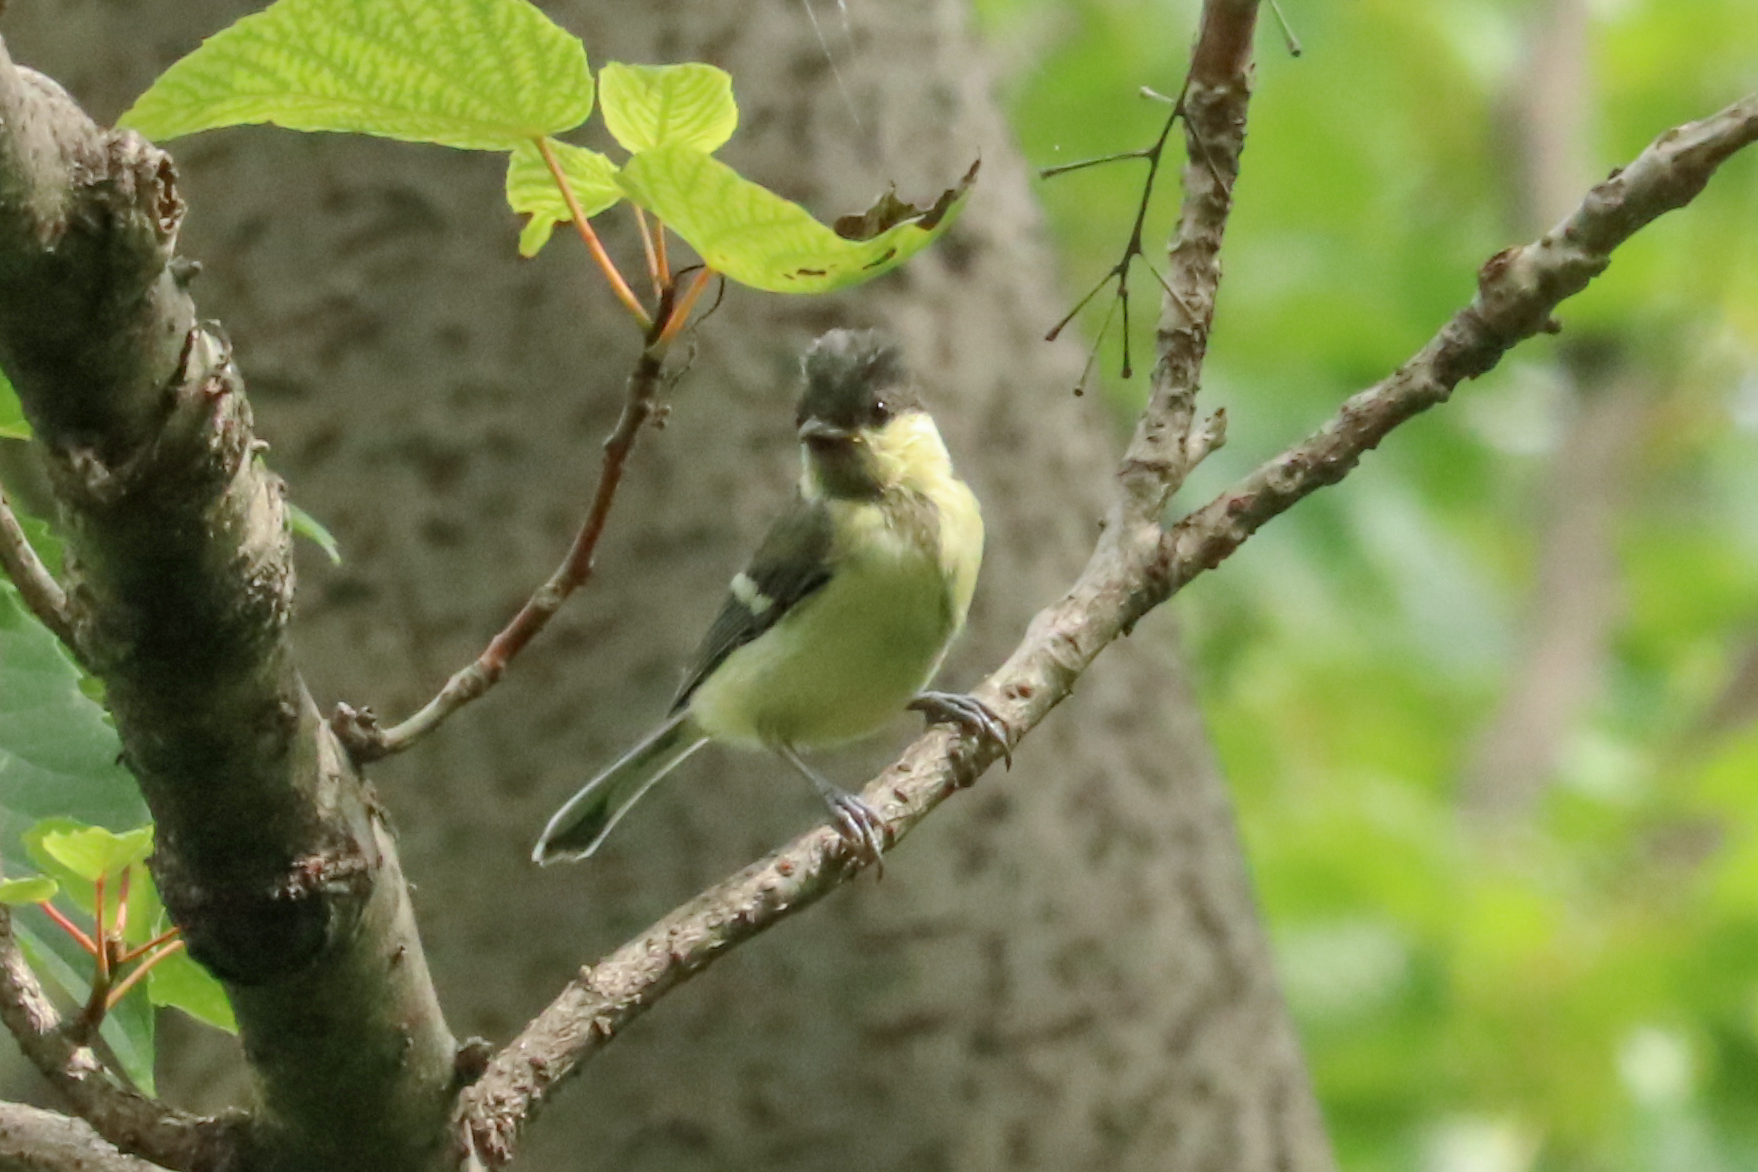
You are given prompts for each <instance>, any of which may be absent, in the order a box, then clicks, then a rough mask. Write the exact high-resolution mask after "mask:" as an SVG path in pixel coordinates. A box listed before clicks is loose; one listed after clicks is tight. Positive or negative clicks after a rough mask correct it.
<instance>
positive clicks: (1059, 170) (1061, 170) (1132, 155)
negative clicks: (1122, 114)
mask: <svg viewBox="0 0 1758 1172" xmlns="http://www.w3.org/2000/svg"><path fill="white" fill-rule="evenodd" d="M1150 153H1151V152H1150V151H1149V150H1147V149H1142V148H1137V149H1136V150H1133V151H1118V152H1117V153H1116V154H1113V155H1099V156H1098V157H1097V158H1092V159H1082V160H1080V161H1079V162H1077V163H1058V164H1057V165H1056V166H1054V167H1040V168H1038V178H1039V179H1054V178H1056V176H1058V175H1067V174H1068V173H1069V172H1071V171H1081V170H1084V169H1086V168H1087V167H1102V166H1104V165H1105V164H1106V163H1120V162H1122V161H1123V160H1124V159H1145V158H1148V157H1149V156H1150Z"/></svg>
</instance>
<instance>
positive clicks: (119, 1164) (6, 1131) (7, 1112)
mask: <svg viewBox="0 0 1758 1172" xmlns="http://www.w3.org/2000/svg"><path fill="white" fill-rule="evenodd" d="M0 1169H3V1170H4V1172H160V1166H159V1165H157V1164H152V1163H148V1162H147V1161H146V1160H142V1159H138V1158H136V1157H134V1156H129V1155H124V1154H123V1153H122V1152H119V1151H117V1150H116V1148H115V1147H114V1146H113V1145H111V1144H107V1143H105V1142H104V1140H103V1139H102V1138H101V1137H100V1136H99V1135H98V1134H97V1133H96V1132H94V1131H93V1130H92V1129H91V1128H90V1127H89V1126H87V1125H86V1124H84V1123H81V1122H80V1121H79V1120H77V1119H69V1118H68V1117H67V1116H65V1115H57V1114H56V1113H55V1112H53V1111H44V1110H42V1109H41V1108H38V1107H27V1106H25V1105H24V1104H22V1103H0Z"/></svg>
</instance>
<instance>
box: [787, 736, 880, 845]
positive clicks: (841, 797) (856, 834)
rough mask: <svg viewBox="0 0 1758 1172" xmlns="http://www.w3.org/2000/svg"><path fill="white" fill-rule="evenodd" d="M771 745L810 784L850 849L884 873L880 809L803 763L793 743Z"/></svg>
mask: <svg viewBox="0 0 1758 1172" xmlns="http://www.w3.org/2000/svg"><path fill="white" fill-rule="evenodd" d="M773 747H774V749H775V752H776V755H777V756H779V757H780V758H781V759H782V760H783V761H786V762H787V763H788V764H789V765H792V766H793V767H794V768H795V769H796V770H798V771H799V774H800V776H801V777H803V778H805V779H806V780H807V781H809V782H811V783H812V788H813V789H814V790H816V791H817V792H818V796H819V797H820V798H821V799H823V801H824V805H825V806H826V807H828V808H829V810H830V818H831V821H832V822H834V823H835V824H836V829H837V832H838V833H840V834H841V835H842V837H843V841H845V842H847V843H848V844H849V848H850V849H851V850H853V851H855V852H856V853H857V854H859V855H861V856H863V857H864V858H866V860H867V861H868V862H870V863H872V864H873V865H874V867H875V868H877V870H878V872H879V874H880V875H884V873H885V860H884V858H883V854H882V852H883V851H884V850H885V820H884V819H883V818H881V817H880V816H879V811H877V810H875V809H874V808H873V807H872V806H870V805H868V804H867V801H866V799H865V798H862V797H860V796H858V795H856V794H851V793H849V792H848V791H847V790H844V789H842V788H841V787H839V786H837V785H835V784H834V783H832V782H830V781H828V780H826V779H825V778H824V777H822V776H820V775H819V773H818V771H817V770H815V769H813V768H812V767H811V766H810V765H807V764H806V762H805V761H804V760H803V759H802V758H801V757H800V755H799V753H798V752H797V751H796V750H795V749H794V747H793V746H792V745H775V746H773Z"/></svg>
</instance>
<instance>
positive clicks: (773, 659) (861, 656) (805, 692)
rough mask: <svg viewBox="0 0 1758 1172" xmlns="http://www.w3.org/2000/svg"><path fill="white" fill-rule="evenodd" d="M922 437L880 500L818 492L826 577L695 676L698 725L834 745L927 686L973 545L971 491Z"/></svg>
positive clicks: (936, 444) (959, 603) (961, 606)
mask: <svg viewBox="0 0 1758 1172" xmlns="http://www.w3.org/2000/svg"><path fill="white" fill-rule="evenodd" d="M923 418H924V420H925V419H926V417H925V416H924V417H923ZM927 428H928V429H929V431H930V432H932V428H933V424H932V422H931V421H929V422H927ZM927 438H929V439H931V441H932V443H931V448H932V449H933V450H932V451H928V452H921V453H909V454H911V455H916V454H919V455H921V456H923V458H922V459H919V460H916V461H914V462H913V464H912V466H911V467H909V468H908V469H907V470H906V474H905V475H903V476H901V477H899V480H901V482H902V483H901V485H900V487H898V488H896V489H895V490H892V491H889V492H887V493H886V494H885V496H884V497H882V498H881V499H880V500H878V501H852V500H828V501H826V502H825V507H826V508H828V509H829V510H830V511H831V515H832V518H833V521H834V531H835V539H834V543H833V548H832V552H831V557H830V559H829V560H830V569H831V577H830V581H829V582H828V583H826V584H825V585H824V586H823V587H822V588H821V589H820V590H819V591H817V592H816V593H815V594H812V595H810V596H809V597H807V598H805V599H803V600H802V601H801V602H799V603H798V604H797V605H795V607H794V608H793V609H792V610H790V611H789V612H788V613H787V614H786V615H784V616H783V617H782V618H781V620H780V621H779V622H777V623H776V624H775V626H774V627H772V628H771V629H770V630H769V631H767V632H765V633H764V634H763V635H762V636H760V637H759V638H757V639H756V640H754V641H753V642H750V643H747V644H745V645H744V646H743V647H740V648H738V649H737V650H735V651H734V652H732V654H730V655H728V656H727V658H726V659H725V661H723V662H722V663H721V664H720V666H719V667H717V668H716V669H715V670H714V671H713V672H712V673H711V674H710V675H709V677H708V678H707V679H706V680H704V681H703V682H702V684H701V686H700V687H698V688H697V690H696V691H695V693H694V694H693V695H692V696H691V698H690V702H689V708H690V712H691V715H692V716H693V717H694V718H695V720H696V722H697V724H698V725H699V726H700V727H701V729H702V731H703V732H705V733H707V734H708V735H709V736H710V737H712V738H714V739H715V740H718V741H724V742H730V743H734V744H744V745H749V746H753V747H754V746H762V745H776V744H785V745H792V746H796V747H799V748H813V747H817V746H823V745H833V744H837V743H840V742H843V741H849V740H853V739H855V738H857V737H862V736H866V735H868V734H870V733H872V732H875V731H877V730H878V729H879V728H880V727H881V726H882V725H884V724H885V722H886V721H888V720H890V719H892V718H893V717H895V716H896V715H897V714H898V713H899V712H900V711H901V710H902V709H903V707H904V705H906V704H907V703H908V702H909V701H910V700H911V699H912V698H913V697H914V696H915V695H916V694H917V693H918V692H920V691H921V690H922V689H923V688H924V687H926V686H927V684H928V682H929V681H930V680H931V679H932V678H933V676H934V672H935V671H936V670H937V669H938V668H939V666H940V661H941V659H942V658H943V657H944V656H945V654H946V648H947V645H948V644H949V643H950V642H951V641H952V637H953V636H954V635H955V634H957V633H958V630H959V628H960V627H961V626H963V625H964V619H965V613H966V611H967V610H968V609H969V607H970V601H971V594H972V592H973V591H974V590H975V588H976V581H977V571H978V568H979V566H980V564H981V562H982V553H983V521H982V515H981V513H980V512H979V511H978V508H977V502H976V498H975V497H974V496H973V495H972V494H971V491H970V489H969V488H967V487H966V486H965V485H964V483H963V482H962V481H960V480H959V479H958V478H957V477H956V476H954V475H953V474H952V468H951V463H950V461H949V460H947V458H946V454H945V447H944V446H943V445H942V444H941V443H940V440H939V436H938V434H937V433H936V434H931V435H930V436H929V437H927ZM935 456H937V459H936V458H934V457H935ZM894 483H895V482H894Z"/></svg>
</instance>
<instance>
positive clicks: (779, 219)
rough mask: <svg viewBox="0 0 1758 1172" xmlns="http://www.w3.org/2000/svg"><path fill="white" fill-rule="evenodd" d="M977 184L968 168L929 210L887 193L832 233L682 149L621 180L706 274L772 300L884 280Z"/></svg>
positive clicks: (654, 156)
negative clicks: (695, 255) (686, 245)
mask: <svg viewBox="0 0 1758 1172" xmlns="http://www.w3.org/2000/svg"><path fill="white" fill-rule="evenodd" d="M976 175H977V168H976V165H975V164H973V165H972V166H971V169H970V171H969V172H968V173H967V174H966V175H965V177H964V178H963V179H962V180H961V181H960V182H959V184H958V186H957V187H954V188H952V189H951V190H949V191H947V192H945V193H944V194H942V195H941V196H940V198H939V199H937V200H936V201H934V203H933V204H932V205H931V206H930V207H928V208H926V209H919V208H915V207H912V206H911V205H909V204H906V203H904V202H903V201H902V200H899V199H898V198H897V197H896V196H894V195H889V194H888V195H886V196H885V197H884V198H883V199H881V200H880V201H879V202H878V203H877V204H875V205H874V206H873V207H872V208H871V209H869V210H868V211H867V212H865V213H862V214H861V215H858V216H845V217H843V218H842V219H840V220H838V221H837V229H836V231H832V230H831V229H830V228H827V227H825V226H824V225H823V224H820V223H819V222H818V221H817V220H815V219H813V218H812V216H811V213H809V212H807V211H806V209H804V208H802V207H801V206H800V205H799V204H796V203H792V202H790V201H788V200H785V199H782V198H781V197H780V196H779V195H776V194H775V193H774V192H772V191H769V190H768V189H766V188H763V187H759V186H758V185H757V184H755V183H752V182H751V181H750V180H748V179H745V178H742V177H741V176H740V175H739V174H738V173H737V172H736V171H734V170H733V169H732V168H731V167H728V166H727V165H726V164H725V163H722V162H720V161H719V160H718V159H714V158H711V157H710V156H708V155H706V154H703V153H702V152H701V151H697V150H691V149H690V148H688V147H678V146H670V147H660V148H659V149H658V150H653V151H647V152H645V153H643V154H639V155H636V156H635V157H634V158H632V159H630V160H629V161H628V163H626V164H625V165H624V166H623V169H622V172H621V173H620V174H619V175H618V176H617V181H618V183H619V184H620V185H621V186H622V189H623V191H624V193H625V194H627V195H628V197H629V198H630V199H632V200H634V201H635V202H636V203H638V204H640V205H641V206H642V207H644V208H646V209H648V210H649V211H651V212H653V213H654V214H655V215H657V216H658V217H659V218H660V219H662V220H664V221H665V222H666V225H667V226H668V227H669V228H671V229H672V230H673V231H674V232H676V233H677V234H678V235H679V236H682V237H683V238H684V239H685V240H687V241H689V242H690V245H691V246H692V247H694V248H695V250H696V251H697V253H698V254H700V255H701V257H702V259H703V261H704V262H706V263H707V264H708V266H709V267H710V268H713V269H716V270H718V271H720V272H722V273H725V274H726V275H727V276H729V277H731V278H732V279H733V280H735V281H738V282H740V283H741V284H745V285H750V286H751V287H752V288H756V289H767V290H769V291H770V292H772V293H826V292H829V291H830V290H832V289H843V288H847V287H848V286H850V285H858V284H860V283H861V282H863V281H867V280H871V279H872V278H874V277H877V276H879V275H880V274H882V273H886V272H889V271H890V270H892V269H894V268H896V267H897V266H898V265H900V264H902V263H903V262H904V261H906V260H908V259H909V258H910V257H911V256H913V255H915V254H916V253H918V252H920V251H921V250H922V249H924V248H926V247H927V246H928V245H929V244H931V243H933V241H934V240H935V238H936V237H938V236H939V235H940V234H941V233H943V232H945V231H946V229H947V228H948V227H949V226H950V225H951V224H952V221H953V220H954V219H955V218H956V217H957V215H958V213H959V211H960V210H961V209H962V208H963V207H964V203H965V196H966V193H967V192H968V191H969V190H970V185H971V183H972V182H973V181H974V180H975V179H976Z"/></svg>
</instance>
